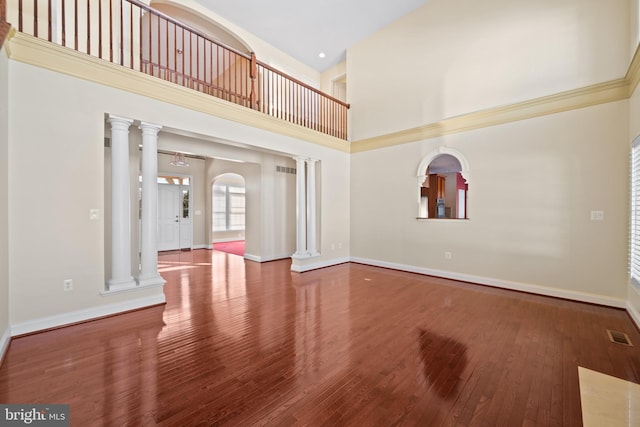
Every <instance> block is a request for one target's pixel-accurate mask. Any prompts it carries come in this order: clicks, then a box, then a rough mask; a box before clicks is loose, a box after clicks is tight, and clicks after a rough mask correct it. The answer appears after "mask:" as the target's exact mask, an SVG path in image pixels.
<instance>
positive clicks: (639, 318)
mask: <svg viewBox="0 0 640 427" xmlns="http://www.w3.org/2000/svg"><path fill="white" fill-rule="evenodd" d="M626 308H627V313H629V316H631V319H632V320H633V321H634V323H635V324H636V326H637V327H638V328H640V312H638V310H636V308H635V307H634V306H633V305H632V304H631V303H629V302H627V307H626Z"/></svg>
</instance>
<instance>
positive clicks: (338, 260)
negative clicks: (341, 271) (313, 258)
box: [291, 257, 350, 273]
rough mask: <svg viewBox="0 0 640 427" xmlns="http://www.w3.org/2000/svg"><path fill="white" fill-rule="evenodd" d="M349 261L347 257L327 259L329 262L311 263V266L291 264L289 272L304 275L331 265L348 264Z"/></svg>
mask: <svg viewBox="0 0 640 427" xmlns="http://www.w3.org/2000/svg"><path fill="white" fill-rule="evenodd" d="M349 261H350V259H349V257H344V258H334V259H329V260H326V261H321V262H316V263H313V264H305V265H299V264H294V263H291V271H294V272H296V273H304V272H305V271H310V270H317V269H319V268H325V267H331V266H333V265H338V264H344V263H346V262H349Z"/></svg>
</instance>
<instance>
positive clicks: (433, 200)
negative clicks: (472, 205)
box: [416, 147, 469, 219]
mask: <svg viewBox="0 0 640 427" xmlns="http://www.w3.org/2000/svg"><path fill="white" fill-rule="evenodd" d="M416 177H417V187H418V188H417V195H418V216H417V218H419V219H427V218H428V219H468V206H467V193H468V190H469V162H468V161H467V159H466V158H465V157H464V155H463V154H462V153H460V152H459V151H458V150H455V149H452V148H449V147H439V148H438V149H437V150H434V151H432V152H431V153H429V154H428V155H427V156H425V157H424V158H423V159H422V161H421V162H420V164H419V165H418V170H417V173H416Z"/></svg>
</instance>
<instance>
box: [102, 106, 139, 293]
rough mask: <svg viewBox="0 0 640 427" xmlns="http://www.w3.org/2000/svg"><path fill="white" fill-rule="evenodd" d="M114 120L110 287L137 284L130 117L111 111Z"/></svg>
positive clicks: (113, 288)
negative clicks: (133, 252)
mask: <svg viewBox="0 0 640 427" xmlns="http://www.w3.org/2000/svg"><path fill="white" fill-rule="evenodd" d="M108 122H109V123H110V124H111V278H110V279H109V280H108V281H107V290H109V291H117V290H121V289H130V288H133V287H135V286H136V282H135V281H134V280H133V277H132V276H131V184H130V181H129V126H131V123H133V120H131V119H125V118H122V117H118V116H113V115H109V120H108Z"/></svg>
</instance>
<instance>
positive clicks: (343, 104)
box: [256, 60, 350, 108]
mask: <svg viewBox="0 0 640 427" xmlns="http://www.w3.org/2000/svg"><path fill="white" fill-rule="evenodd" d="M256 62H257V64H258V65H260V66H261V67H263V68H266V69H267V70H269V71H271V72H272V73H276V74H279V75H281V76H284V77H286V78H287V79H289V80H291V81H292V82H294V83H296V84H299V85H300V86H302V87H304V88H305V89H309V90H310V91H312V92H316V93H318V94H319V95H322V96H324V97H325V98H328V99H330V100H332V101H334V102H337V103H338V104H340V105H342V106H343V107H346V108H350V104H347V103H346V102H344V101H341V100H339V99H338V98H334V97H333V96H331V95H329V94H328V93H324V92H322V91H321V90H318V89H316V88H315V87H313V86H309V85H308V84H306V83H305V82H302V81H300V80H298V79H296V78H295V77H293V76H290V75H288V74H285V73H283V72H282V71H280V70H277V69H275V68H273V67H272V66H270V65H267V64H265V63H264V62H262V61H260V60H256Z"/></svg>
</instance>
